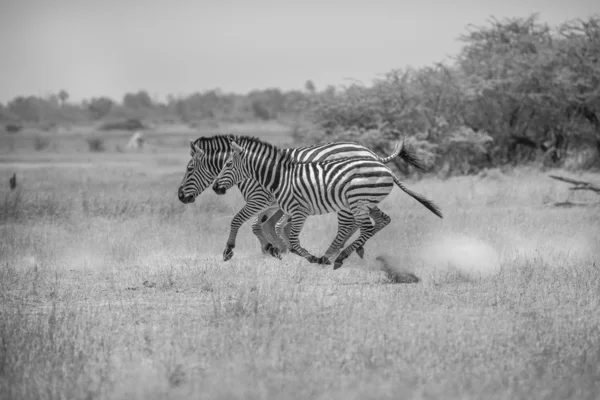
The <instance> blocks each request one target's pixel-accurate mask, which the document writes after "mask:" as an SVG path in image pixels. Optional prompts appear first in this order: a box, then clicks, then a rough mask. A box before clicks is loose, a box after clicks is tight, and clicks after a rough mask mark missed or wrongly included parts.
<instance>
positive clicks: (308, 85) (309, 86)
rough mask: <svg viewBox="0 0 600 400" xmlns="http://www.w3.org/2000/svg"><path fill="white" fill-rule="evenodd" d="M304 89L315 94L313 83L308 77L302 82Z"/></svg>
mask: <svg viewBox="0 0 600 400" xmlns="http://www.w3.org/2000/svg"><path fill="white" fill-rule="evenodd" d="M304 89H306V90H307V91H308V93H310V94H315V92H316V91H317V89H316V87H315V84H314V83H313V81H311V80H310V79H309V80H307V81H306V83H305V84H304Z"/></svg>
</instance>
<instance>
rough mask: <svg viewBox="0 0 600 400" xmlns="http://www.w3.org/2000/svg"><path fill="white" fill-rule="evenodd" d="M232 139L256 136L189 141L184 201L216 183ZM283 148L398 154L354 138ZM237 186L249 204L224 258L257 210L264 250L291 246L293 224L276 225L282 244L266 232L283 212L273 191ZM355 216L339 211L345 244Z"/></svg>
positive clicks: (314, 154)
mask: <svg viewBox="0 0 600 400" xmlns="http://www.w3.org/2000/svg"><path fill="white" fill-rule="evenodd" d="M231 140H235V141H236V142H237V143H239V144H241V145H242V146H245V145H252V143H253V140H254V139H253V138H249V137H245V136H234V135H216V136H213V137H201V138H198V139H196V140H195V141H193V142H191V143H190V147H191V152H190V154H191V157H192V158H191V160H190V161H189V163H188V165H187V170H186V173H185V176H184V178H183V180H182V182H181V184H180V186H179V190H178V196H179V200H180V201H181V202H183V203H186V204H187V203H191V202H193V201H194V200H195V198H196V197H197V196H198V195H199V194H200V193H202V192H203V191H204V190H205V189H206V188H207V187H208V186H209V185H211V184H212V183H213V181H214V180H215V178H216V177H217V175H218V174H219V172H220V171H221V169H222V168H223V164H224V162H225V160H226V158H227V157H228V156H229V154H230V153H231V144H230V141H231ZM281 152H282V153H283V154H285V155H286V156H287V157H289V158H291V159H295V160H300V161H304V162H312V161H321V160H327V159H337V158H344V157H367V158H372V159H376V160H380V161H381V162H384V163H385V162H389V161H391V160H392V159H393V158H395V157H396V155H393V156H390V157H385V158H381V157H379V156H378V155H377V154H375V153H373V152H372V151H371V150H369V149H368V148H366V147H364V146H361V145H359V144H356V143H352V142H332V143H325V144H319V145H311V146H306V147H298V148H291V149H281ZM399 156H400V157H401V158H402V159H404V160H405V161H406V162H407V163H409V164H410V165H412V166H413V167H415V168H417V169H420V170H424V169H425V168H424V167H423V166H422V165H421V164H420V162H419V160H417V159H416V158H415V157H414V156H412V154H410V153H409V152H407V151H404V152H403V153H400V154H399ZM237 186H238V188H239V190H240V192H241V194H242V196H243V197H244V199H245V200H246V204H245V205H244V207H243V208H242V209H241V210H240V211H239V212H238V213H237V214H236V215H235V216H234V218H233V220H232V221H231V227H230V232H229V237H228V240H227V245H226V248H225V251H224V252H223V259H224V260H225V261H227V260H229V259H231V257H232V256H233V248H234V247H235V241H236V237H237V232H238V230H239V228H240V226H241V225H242V224H243V223H244V222H246V221H247V220H248V219H250V218H251V217H252V216H255V215H257V214H258V216H257V217H256V218H254V221H253V222H252V232H253V233H254V235H255V236H256V237H257V238H258V240H259V242H260V244H261V249H262V251H263V253H264V252H268V253H270V254H271V255H273V256H275V257H279V253H280V252H283V251H285V250H286V247H285V246H286V245H287V246H289V232H290V227H289V226H288V227H287V228H286V227H282V226H279V227H276V229H275V230H276V231H277V234H278V236H279V237H280V238H281V239H280V241H282V242H283V243H279V244H278V243H272V241H269V240H268V239H267V238H266V237H265V235H264V232H263V224H269V223H272V222H271V221H269V219H271V218H276V219H275V221H281V217H282V216H283V211H282V210H281V209H280V207H279V206H278V205H277V202H276V200H275V197H274V196H273V195H272V194H271V193H270V192H268V191H266V190H264V189H263V188H262V187H261V186H260V184H259V183H258V182H257V181H255V180H252V179H245V180H242V181H240V182H238V183H237ZM371 217H372V218H373V220H374V221H375V225H376V226H378V221H379V223H382V222H383V221H385V220H386V217H387V216H385V214H383V213H381V212H380V210H379V209H378V208H376V207H375V208H374V209H373V210H372V213H371ZM353 220H354V217H353V215H352V214H350V213H348V212H347V211H346V210H341V211H340V212H338V233H337V235H336V238H337V237H338V236H344V237H346V236H347V237H346V239H345V240H342V241H341V243H342V244H343V243H345V241H346V240H347V239H348V238H349V237H350V236H352V234H353V233H354V232H355V231H356V229H358V226H357V225H356V226H355V227H354V230H353V231H351V232H350V234H349V235H347V232H346V230H345V229H346V227H347V226H348V225H352V222H351V221H353ZM340 228H342V229H340ZM338 249H339V247H336V246H334V245H333V243H332V246H330V248H329V249H328V250H327V253H326V254H327V255H329V256H331V255H333V254H334V253H335V252H336V251H337V250H338ZM357 253H358V254H359V255H361V256H362V254H363V250H362V248H361V249H358V250H357Z"/></svg>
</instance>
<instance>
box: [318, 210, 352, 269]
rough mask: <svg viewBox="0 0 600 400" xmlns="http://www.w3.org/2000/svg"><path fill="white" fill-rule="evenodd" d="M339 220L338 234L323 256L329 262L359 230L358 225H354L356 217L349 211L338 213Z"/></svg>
mask: <svg viewBox="0 0 600 400" xmlns="http://www.w3.org/2000/svg"><path fill="white" fill-rule="evenodd" d="M337 218H338V231H337V234H336V235H335V238H334V239H333V242H332V243H331V245H330V246H329V248H328V249H327V251H326V252H325V255H324V256H323V257H325V258H327V260H330V259H331V258H332V257H333V256H334V255H335V254H336V253H337V252H338V251H339V249H340V248H342V247H343V246H344V244H345V243H346V242H347V241H348V239H350V237H351V236H352V234H354V232H356V230H357V229H358V225H356V224H355V223H354V215H352V213H351V212H350V211H349V210H339V211H338V213H337Z"/></svg>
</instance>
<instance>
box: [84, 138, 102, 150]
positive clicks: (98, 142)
mask: <svg viewBox="0 0 600 400" xmlns="http://www.w3.org/2000/svg"><path fill="white" fill-rule="evenodd" d="M86 141H87V144H88V148H89V150H90V151H91V152H101V151H104V150H106V148H105V147H104V139H102V138H100V137H89V138H87V140H86Z"/></svg>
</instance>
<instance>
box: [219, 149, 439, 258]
mask: <svg viewBox="0 0 600 400" xmlns="http://www.w3.org/2000/svg"><path fill="white" fill-rule="evenodd" d="M231 146H232V148H233V151H232V152H231V154H230V156H229V158H228V159H227V161H226V162H225V165H224V166H223V170H222V171H221V172H220V174H219V176H218V177H217V179H216V181H215V184H214V186H213V190H214V191H215V192H216V193H217V194H224V193H225V192H226V191H227V190H228V189H229V188H231V187H232V186H233V185H235V184H236V183H238V182H241V181H244V180H247V179H253V180H254V181H256V182H258V183H259V184H260V185H261V186H262V187H263V188H264V189H266V190H267V191H268V192H270V193H271V194H272V195H273V196H274V197H275V198H276V200H277V202H278V205H279V207H280V208H281V209H282V210H283V211H284V212H285V213H286V214H288V215H290V216H291V230H290V238H289V240H290V245H291V249H290V251H291V252H293V253H296V254H298V255H299V256H301V257H304V258H306V259H307V260H308V261H309V262H311V263H318V264H330V260H329V258H328V257H327V256H323V257H315V256H314V255H312V254H310V253H309V252H308V251H307V250H306V249H304V248H303V247H302V246H301V245H300V241H299V236H300V231H301V230H302V227H303V226H304V223H305V221H306V219H307V218H308V216H309V215H318V214H328V213H331V212H338V213H339V212H341V211H344V212H345V213H346V214H347V215H352V216H353V217H354V218H353V219H348V220H346V219H345V220H343V221H342V220H340V225H341V226H339V227H338V232H342V234H341V235H340V236H338V237H336V239H335V240H334V243H332V246H341V245H342V244H343V243H344V240H347V239H348V238H349V236H346V235H347V234H348V233H349V232H351V231H352V228H353V226H352V225H350V224H357V225H358V227H359V228H360V235H359V237H358V238H357V239H356V240H355V241H354V242H353V243H352V244H350V245H349V246H348V247H346V248H345V249H344V250H343V251H342V252H341V253H340V254H339V255H338V257H337V258H336V260H335V264H334V269H338V268H340V267H341V266H342V263H343V262H344V260H345V259H346V258H348V256H349V255H350V254H351V253H352V252H353V251H355V250H357V249H359V248H362V246H363V245H364V244H365V242H366V241H367V240H368V239H369V238H371V237H372V236H373V235H374V234H375V233H377V232H378V231H379V230H381V229H382V228H383V227H384V226H385V225H387V224H389V222H390V218H389V217H388V216H387V215H385V214H384V213H383V212H382V211H381V210H379V213H381V214H382V215H384V218H383V219H379V221H376V222H375V226H373V225H372V224H371V221H370V218H369V215H370V214H371V212H372V210H373V209H375V208H377V204H379V203H380V202H381V201H382V200H383V199H385V198H386V197H387V196H388V195H389V194H390V192H391V191H392V189H393V187H394V183H395V184H396V185H397V186H398V187H399V188H400V189H402V190H403V191H404V192H405V193H407V194H408V195H410V196H412V197H413V198H414V199H416V200H417V201H418V202H419V203H421V204H422V205H424V206H425V207H426V208H428V209H429V210H430V211H431V212H433V213H434V214H435V215H437V216H438V217H440V218H443V217H442V213H441V211H440V210H439V208H438V207H437V206H436V205H435V204H434V203H433V202H431V201H430V200H428V199H426V198H425V197H423V196H421V195H420V194H417V193H415V192H413V191H411V190H410V189H408V188H406V187H405V186H404V185H403V184H402V182H400V180H398V178H397V177H396V176H395V175H394V173H393V172H392V171H391V170H390V169H389V168H388V167H387V166H386V165H384V164H383V163H382V162H380V161H378V160H375V159H373V158H369V157H347V158H341V159H336V160H326V161H317V162H310V161H309V162H304V161H298V160H297V159H294V158H292V157H290V156H289V153H287V152H285V151H281V150H279V149H278V148H277V147H275V146H273V145H272V144H269V143H266V142H263V141H261V140H259V139H257V138H253V139H246V140H245V143H244V144H242V145H238V144H237V143H235V141H232V142H231ZM403 149H404V145H403V143H402V142H399V143H398V145H397V146H396V151H395V152H394V154H393V155H392V156H390V157H395V156H396V155H398V154H401V153H402V151H403ZM286 220H287V216H284V217H282V218H281V220H280V221H279V222H278V223H277V229H278V230H281V229H282V228H283V224H284V223H285V222H286ZM350 220H352V222H349V221H350ZM342 222H343V223H347V225H342Z"/></svg>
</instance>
